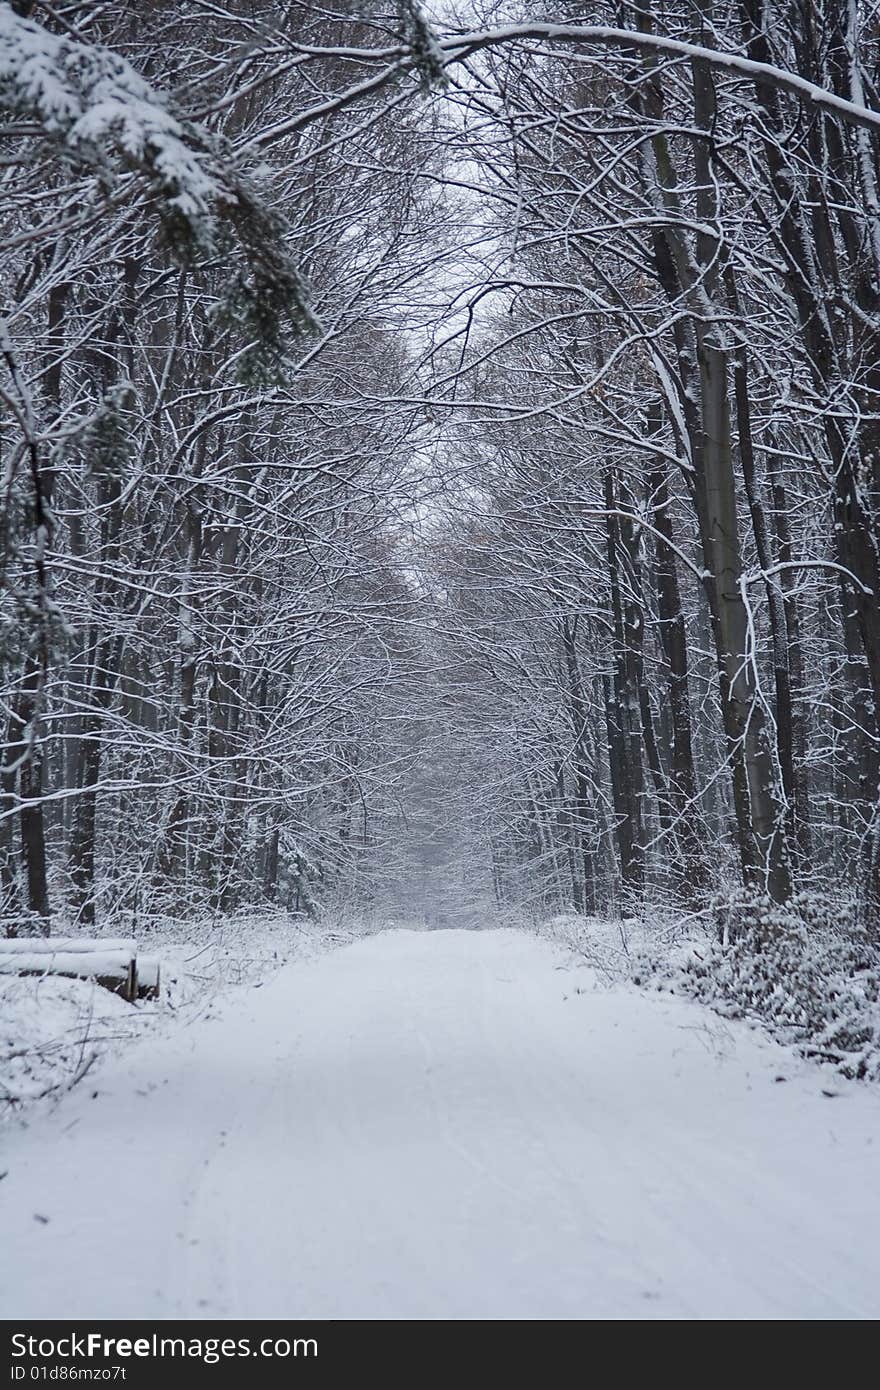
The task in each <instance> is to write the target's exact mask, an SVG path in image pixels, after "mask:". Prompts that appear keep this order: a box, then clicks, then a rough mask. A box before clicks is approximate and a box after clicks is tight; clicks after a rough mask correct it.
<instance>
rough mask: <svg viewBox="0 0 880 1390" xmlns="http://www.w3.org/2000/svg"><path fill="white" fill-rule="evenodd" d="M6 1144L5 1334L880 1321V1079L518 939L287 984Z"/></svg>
mask: <svg viewBox="0 0 880 1390" xmlns="http://www.w3.org/2000/svg"><path fill="white" fill-rule="evenodd" d="M780 1076H784V1077H785V1078H786V1080H785V1081H784V1082H783V1081H778V1080H776V1078H777V1077H780ZM823 1088H824V1089H825V1090H833V1091H835V1092H836V1093H837V1094H835V1095H834V1096H831V1097H829V1096H826V1095H823ZM96 1089H97V1091H98V1094H97V1096H96V1097H94V1098H93V1094H92V1093H93V1092H94V1091H95V1090H96ZM3 1148H4V1156H3V1159H2V1161H0V1170H2V1169H4V1168H5V1169H8V1174H7V1176H6V1178H5V1179H4V1180H3V1181H2V1182H0V1205H2V1218H0V1219H2V1249H3V1256H4V1258H3V1261H2V1270H0V1314H2V1315H3V1316H5V1317H65V1318H87V1317H88V1318H93V1319H94V1318H111V1317H131V1316H140V1317H143V1318H173V1317H203V1316H204V1317H216V1318H225V1317H245V1318H250V1317H330V1318H419V1317H427V1318H646V1317H647V1318H668V1317H676V1318H783V1317H797V1318H867V1317H877V1316H878V1315H880V1096H878V1093H877V1091H876V1090H874V1089H870V1088H867V1087H858V1086H856V1085H848V1084H847V1083H844V1082H839V1081H837V1080H836V1078H834V1077H833V1075H832V1074H831V1073H829V1072H826V1071H820V1070H819V1069H817V1068H814V1067H811V1066H809V1065H807V1064H805V1063H800V1062H797V1061H795V1060H794V1059H793V1058H792V1057H791V1055H790V1054H788V1053H787V1052H785V1051H783V1050H782V1049H780V1048H777V1047H776V1046H775V1045H773V1044H772V1043H770V1042H768V1041H767V1040H766V1039H764V1038H762V1037H760V1036H759V1035H756V1034H753V1033H751V1032H749V1031H748V1030H746V1029H745V1028H742V1027H737V1028H733V1029H731V1028H729V1027H728V1026H727V1025H725V1024H723V1023H722V1022H721V1021H720V1020H718V1019H717V1018H715V1017H714V1016H713V1015H712V1014H710V1013H707V1012H706V1011H705V1010H703V1009H701V1008H699V1007H698V1006H696V1005H694V1004H690V1003H687V1002H684V1001H678V1000H676V999H673V998H670V997H668V996H666V997H662V996H647V995H645V994H640V993H639V992H638V991H636V990H634V989H606V988H604V987H601V986H598V985H595V984H594V981H593V978H592V976H591V975H590V973H589V972H588V971H587V970H586V969H584V968H580V967H578V966H576V965H573V964H572V963H571V962H570V960H569V959H568V958H567V957H566V956H565V955H564V954H563V953H561V952H560V951H558V950H556V949H554V948H553V947H551V946H549V945H547V944H545V943H543V942H540V941H538V940H536V939H533V938H532V937H530V936H527V935H520V934H517V933H513V932H507V931H486V932H463V931H448V932H434V933H416V932H404V931H400V932H390V933H387V934H385V935H382V936H377V937H372V938H370V939H367V940H364V941H362V942H360V943H358V944H355V945H353V946H350V947H348V948H346V949H343V950H339V951H336V952H334V953H332V954H330V955H327V956H324V957H323V958H321V959H319V960H317V961H314V962H311V963H309V964H304V965H303V964H300V965H292V966H288V967H286V968H285V969H284V970H282V971H281V972H280V973H279V974H278V975H277V976H276V977H275V978H274V979H273V980H272V981H271V982H270V983H268V984H267V985H265V986H264V987H262V988H257V989H247V990H240V991H238V992H237V993H235V994H233V995H231V996H228V997H227V998H226V999H224V1000H223V1001H221V1003H220V1004H219V1005H218V1006H217V1009H216V1010H215V1015H214V1017H212V1018H209V1019H207V1020H204V1021H202V1022H200V1023H197V1024H194V1025H192V1026H191V1027H189V1028H181V1029H179V1030H178V1031H177V1032H176V1033H174V1034H172V1035H170V1036H165V1037H163V1038H160V1039H154V1040H150V1041H146V1042H144V1043H141V1044H139V1045H137V1046H136V1047H134V1048H132V1049H131V1050H129V1051H128V1053H127V1054H126V1055H125V1056H123V1057H122V1058H120V1059H118V1060H116V1061H115V1062H112V1063H108V1064H107V1065H106V1066H104V1067H103V1068H102V1069H101V1070H100V1071H99V1072H98V1073H97V1074H96V1077H95V1079H94V1082H92V1081H91V1079H89V1080H87V1081H86V1082H85V1083H83V1085H82V1086H81V1087H80V1088H79V1089H78V1091H77V1092H76V1093H74V1094H72V1095H71V1096H69V1097H68V1098H67V1099H66V1100H65V1101H64V1103H63V1104H61V1105H60V1106H59V1107H58V1108H57V1109H56V1110H55V1111H54V1113H52V1114H50V1115H41V1116H38V1117H37V1118H35V1119H34V1120H33V1121H32V1122H31V1124H30V1125H29V1127H28V1128H27V1129H26V1130H23V1131H19V1132H16V1133H13V1134H7V1135H6V1136H5V1140H4V1144H3Z"/></svg>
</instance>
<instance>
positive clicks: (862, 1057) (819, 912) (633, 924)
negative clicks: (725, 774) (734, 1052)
mask: <svg viewBox="0 0 880 1390" xmlns="http://www.w3.org/2000/svg"><path fill="white" fill-rule="evenodd" d="M541 934H542V935H546V936H549V937H550V938H551V939H552V940H555V941H557V942H559V943H560V944H562V945H564V946H566V947H568V948H569V949H570V950H572V951H574V952H575V953H576V954H577V955H579V956H581V957H582V958H583V959H584V960H585V961H586V962H587V963H588V964H589V965H591V966H592V967H593V968H594V969H595V970H596V971H597V972H598V973H599V974H600V976H602V977H603V978H605V979H606V980H608V981H611V982H613V981H625V980H628V981H631V982H632V983H634V984H636V985H642V986H645V987H647V988H653V989H658V990H665V991H668V992H670V993H674V994H684V995H688V996H690V997H691V998H693V999H697V1000H699V1001H700V1002H701V1003H703V1004H706V1005H708V1006H709V1007H710V1008H712V1009H713V1010H714V1011H715V1012H716V1013H718V1014H721V1015H722V1016H724V1017H725V1018H741V1019H745V1020H747V1021H751V1022H755V1023H758V1024H761V1025H762V1026H764V1027H765V1028H767V1029H768V1031H769V1032H770V1033H771V1034H772V1035H773V1036H774V1037H775V1038H777V1039H778V1041H780V1042H783V1043H787V1044H789V1045H794V1046H795V1047H797V1048H798V1050H799V1051H800V1052H801V1053H803V1054H804V1055H805V1056H809V1057H814V1058H817V1059H819V1060H821V1061H824V1062H829V1063H831V1064H833V1065H834V1066H835V1067H836V1068H837V1069H838V1070H839V1071H840V1072H841V1073H842V1074H843V1075H845V1076H848V1077H854V1078H857V1079H868V1080H880V951H878V949H877V947H876V946H872V945H871V943H870V942H869V941H868V939H867V938H866V937H865V936H864V935H862V934H860V933H859V932H858V930H857V927H856V923H855V921H854V920H853V918H852V914H851V912H850V910H849V909H848V907H847V905H846V904H841V903H839V902H831V901H829V900H827V899H825V898H823V897H821V896H820V895H817V894H809V895H807V894H803V895H800V896H798V897H795V898H793V899H792V900H791V902H789V903H787V904H786V905H785V906H779V905H778V904H774V903H771V902H770V901H769V900H768V899H766V898H764V897H761V896H759V895H756V894H753V893H748V892H746V891H739V892H736V893H733V894H726V895H724V896H723V897H719V898H718V899H716V900H715V901H714V902H713V903H712V904H711V905H710V907H709V908H708V909H707V910H706V912H705V913H703V914H700V915H699V916H698V917H690V918H682V917H680V916H679V917H676V915H675V914H674V913H672V912H668V911H667V912H663V913H659V912H655V913H652V914H650V915H646V916H645V917H643V918H630V919H624V920H621V921H618V922H608V921H600V920H598V919H595V918H586V919H585V918H582V917H576V916H573V915H563V916H558V917H554V918H552V919H551V920H550V921H549V922H547V923H545V924H544V925H543V926H542V927H541Z"/></svg>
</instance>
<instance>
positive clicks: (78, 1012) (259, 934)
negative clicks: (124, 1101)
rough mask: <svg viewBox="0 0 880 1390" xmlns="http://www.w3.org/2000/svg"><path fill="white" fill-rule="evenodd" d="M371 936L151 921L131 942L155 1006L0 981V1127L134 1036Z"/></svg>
mask: <svg viewBox="0 0 880 1390" xmlns="http://www.w3.org/2000/svg"><path fill="white" fill-rule="evenodd" d="M370 929H374V928H371V927H370V925H369V924H364V923H363V922H362V921H361V920H355V921H351V922H344V921H337V922H334V924H333V925H332V926H328V925H327V924H325V923H323V922H320V921H311V920H309V919H302V918H292V917H288V916H286V915H278V914H274V915H268V914H259V913H251V914H247V915H246V914H240V915H238V916H236V917H233V918H228V919H225V920H223V919H221V920H220V921H217V920H215V919H213V918H207V919H205V920H204V921H201V922H195V923H189V924H186V925H185V926H184V925H183V924H181V923H175V922H162V921H158V920H157V921H155V922H154V923H152V924H150V925H149V926H148V927H146V928H141V929H140V930H139V931H138V933H137V937H138V947H139V952H140V954H141V955H144V956H146V955H150V956H156V957H157V958H158V960H159V962H160V969H161V979H162V996H161V1000H160V1002H159V1003H158V1004H157V1003H154V1002H153V1001H142V1002H141V1003H139V1004H138V1005H136V1006H135V1007H132V1005H130V1004H127V1003H125V1002H124V1000H122V999H120V998H118V997H117V996H116V995H114V994H111V993H110V992H109V991H108V990H106V989H102V988H100V987H99V986H97V985H95V984H93V983H91V982H90V981H87V980H68V979H63V978H61V977H56V978H53V977H52V976H48V975H47V976H0V1120H2V1119H6V1120H8V1119H9V1118H10V1117H11V1116H13V1115H16V1114H18V1113H19V1112H20V1110H21V1107H23V1106H27V1105H30V1104H32V1103H33V1102H34V1101H36V1100H39V1099H42V1098H44V1097H46V1098H50V1099H54V1098H56V1097H57V1096H58V1095H59V1094H60V1093H62V1092H63V1091H64V1090H66V1089H69V1088H70V1086H72V1085H75V1084H77V1082H78V1081H79V1080H81V1079H83V1077H84V1076H86V1075H88V1074H90V1073H91V1074H93V1069H94V1066H95V1064H96V1063H97V1062H100V1061H101V1060H102V1059H103V1058H104V1057H106V1056H107V1055H108V1054H112V1053H113V1052H114V1051H119V1050H120V1047H121V1045H123V1044H126V1043H129V1042H131V1040H132V1039H134V1038H137V1037H138V1036H140V1034H141V1033H144V1032H146V1033H149V1034H150V1035H151V1036H155V1035H156V1034H157V1033H162V1032H163V1031H164V1030H166V1029H167V1028H168V1027H173V1026H175V1025H176V1024H177V1023H178V1022H184V1021H185V1022H190V1021H192V1019H193V1018H196V1017H198V1016H199V1014H201V1013H202V1012H204V1011H205V1010H207V1009H208V1008H209V1007H210V1006H211V1004H212V1003H213V1001H214V999H215V996H217V995H218V994H223V993H225V992H226V991H227V990H229V989H230V988H232V989H234V988H236V987H238V986H240V985H243V984H255V983H257V982H263V981H265V980H267V979H269V978H270V977H271V975H272V974H273V973H274V972H275V971H276V970H278V969H280V968H281V966H282V965H284V964H285V963H287V962H288V961H291V960H307V959H311V958H312V957H314V956H315V955H317V954H319V953H320V952H321V951H324V950H328V949H330V948H332V947H334V946H337V945H340V944H344V943H346V942H348V941H351V940H352V939H353V938H354V936H355V935H362V934H364V932H365V931H368V930H370ZM74 934H75V933H74V931H73V930H70V931H69V932H68V933H65V935H70V936H73V935H74ZM79 934H80V935H89V933H82V932H80V933H79ZM102 935H106V933H102Z"/></svg>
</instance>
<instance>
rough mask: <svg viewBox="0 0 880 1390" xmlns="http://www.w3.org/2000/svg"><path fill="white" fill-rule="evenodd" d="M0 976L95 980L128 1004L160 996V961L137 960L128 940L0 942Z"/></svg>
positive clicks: (87, 939) (145, 957)
mask: <svg viewBox="0 0 880 1390" xmlns="http://www.w3.org/2000/svg"><path fill="white" fill-rule="evenodd" d="M0 975H63V976H67V977H68V978H70V979H82V980H94V981H95V982H96V983H97V984H99V985H102V986H103V987H104V988H105V989H109V990H112V991H113V993H114V994H120V995H121V996H122V998H123V999H127V1000H128V1001H129V1002H130V1003H131V1002H133V1001H134V1000H135V999H156V998H158V996H159V985H160V970H159V962H158V960H156V959H155V957H152V956H144V957H142V958H141V959H140V960H138V955H137V945H136V943H135V942H134V941H129V940H116V939H108V940H103V941H102V940H100V939H96V938H87V937H55V938H52V937H48V938H33V937H22V938H15V939H12V940H8V941H3V940H0Z"/></svg>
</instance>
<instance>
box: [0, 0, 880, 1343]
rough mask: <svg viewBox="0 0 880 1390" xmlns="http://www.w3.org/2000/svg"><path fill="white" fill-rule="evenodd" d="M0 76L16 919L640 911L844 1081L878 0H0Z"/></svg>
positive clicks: (878, 559) (867, 883)
mask: <svg viewBox="0 0 880 1390" xmlns="http://www.w3.org/2000/svg"><path fill="white" fill-rule="evenodd" d="M0 114H2V121H0V180H2V194H3V196H2V200H0V267H2V275H0V286H2V290H0V468H2V478H3V481H2V502H0V505H2V523H0V524H2V537H0V555H2V560H0V564H2V570H0V578H2V588H0V902H2V925H0V936H5V937H6V938H9V939H10V942H12V941H13V940H14V941H15V943H16V945H18V943H19V939H21V938H26V939H27V940H28V941H32V940H36V939H37V938H43V937H49V938H50V939H51V938H54V937H56V936H58V937H62V938H66V939H73V938H75V937H76V934H77V933H86V934H89V933H91V934H92V935H95V934H98V935H100V934H105V935H106V936H108V937H114V938H115V937H119V936H121V935H123V936H126V937H127V936H131V937H140V936H141V935H143V934H144V933H146V934H147V935H149V933H150V931H151V930H154V929H155V927H156V924H157V923H163V924H165V927H164V928H163V929H165V930H168V929H169V928H168V924H169V923H170V924H172V928H173V929H174V930H178V931H180V932H183V934H184V935H185V934H186V931H187V930H188V929H189V926H190V925H192V924H202V925H204V924H205V923H206V922H207V923H210V924H216V923H218V922H221V921H231V920H235V918H236V914H239V915H242V914H247V913H251V914H254V913H255V914H258V915H259V914H263V916H264V917H268V916H269V915H271V914H273V913H274V914H275V915H276V916H280V917H281V918H282V920H284V921H296V922H303V923H305V924H308V923H310V922H317V921H322V922H324V923H326V922H328V921H333V920H336V919H337V918H338V919H340V920H341V919H342V916H344V915H345V914H348V916H347V918H346V920H350V919H351V918H352V917H353V916H355V917H356V916H357V915H358V914H360V916H361V918H363V919H364V920H366V919H367V918H370V920H373V921H375V920H378V919H381V920H386V921H391V922H394V921H398V922H400V921H402V922H405V923H408V922H413V921H418V922H419V923H421V924H422V925H423V926H427V927H430V928H457V927H468V928H476V927H480V926H486V925H489V926H491V925H496V924H501V925H504V926H506V925H510V924H514V925H522V924H526V925H527V926H528V927H529V929H530V930H539V931H542V932H544V934H545V935H547V934H549V935H550V936H555V937H556V939H557V944H558V942H559V941H560V940H561V941H562V942H563V944H564V945H565V946H566V947H568V948H569V949H575V951H581V952H582V953H584V952H586V953H587V954H588V953H589V952H588V946H587V945H585V943H588V942H589V941H590V940H591V939H592V938H591V935H590V934H591V932H592V931H594V928H593V926H591V924H593V923H595V924H599V923H604V924H608V923H612V924H615V923H616V924H626V923H629V924H631V925H630V927H629V928H626V930H627V931H629V932H630V935H629V936H625V937H624V936H623V933H624V930H625V928H624V926H618V927H615V928H614V930H615V931H618V932H619V933H620V934H621V936H622V939H623V951H624V953H625V955H626V962H625V967H624V968H625V973H626V975H627V978H628V980H629V981H630V983H631V982H632V981H633V980H634V981H635V983H636V984H637V985H638V984H644V983H645V980H646V979H647V978H648V977H650V978H651V980H652V981H653V982H656V983H657V984H658V987H660V988H665V987H666V986H668V985H669V984H670V982H672V984H673V987H674V989H675V990H677V991H678V992H679V993H681V992H684V993H687V994H689V995H691V996H692V997H695V998H696V999H697V1000H699V1001H702V1003H703V1004H707V1003H708V1004H709V1005H710V1006H711V1007H712V1008H714V1009H717V1010H720V1012H721V1013H722V1014H724V1015H725V1016H726V1017H730V1018H740V1017H748V1018H753V1019H754V1018H760V1019H761V1020H762V1023H763V1025H768V1026H769V1027H770V1031H771V1032H772V1033H773V1034H774V1036H775V1037H776V1038H781V1039H782V1041H783V1042H784V1043H786V1044H791V1043H795V1044H797V1045H798V1046H800V1047H801V1050H802V1051H806V1052H807V1053H808V1054H809V1055H811V1056H812V1057H814V1058H818V1059H820V1060H821V1061H823V1062H825V1063H830V1064H831V1065H832V1066H835V1067H837V1068H839V1069H840V1071H842V1073H843V1075H844V1076H845V1077H848V1078H851V1079H854V1080H859V1079H863V1078H868V1079H869V1080H870V1079H871V1078H874V1079H877V1078H878V1077H880V713H878V712H880V598H878V596H880V4H878V3H876V2H875V0H787V2H786V3H779V4H776V3H771V2H770V0H596V3H593V4H585V3H583V2H582V3H567V0H559V2H558V3H553V4H551V3H550V0H449V3H443V4H431V5H426V6H424V7H423V6H421V5H419V4H418V3H416V2H415V0H388V3H387V5H386V4H376V5H367V4H366V3H365V0H338V3H326V4H325V3H321V2H320V0H117V3H113V4H111V3H105V0H12V3H5V2H4V3H0ZM635 924H639V925H638V927H637V926H636V925H635ZM682 924H687V931H688V932H691V933H693V932H696V933H698V934H700V935H699V941H698V946H697V949H696V950H691V949H690V947H689V951H688V953H683V952H682V951H681V950H680V943H681V940H682V933H683V932H684V931H685V927H684V926H683V925H682ZM595 931H596V932H599V931H600V928H599V926H598V925H597V926H596V927H595ZM632 933H636V935H638V941H639V943H640V944H639V947H638V950H636V948H635V946H633V945H632V943H633V941H634V940H635V937H634V936H633V935H632ZM692 939H693V938H692V937H688V940H689V941H691V942H692ZM628 943H629V944H628ZM700 943H702V944H700ZM630 948H631V949H630ZM382 949H386V948H382ZM426 949H427V948H426ZM437 949H438V950H439V949H440V948H439V947H438V948H437ZM474 949H475V950H476V949H477V948H476V947H474ZM487 949H488V948H487ZM515 949H519V948H515ZM515 949H514V948H513V947H511V950H514V955H515ZM523 949H524V948H523ZM14 958H15V957H14V956H13V957H12V959H14ZM673 976H674V979H673ZM684 1026H685V1025H682V1027H684ZM12 1046H13V1047H15V1046H17V1044H15V1043H14V1040H13V1044H12ZM778 1069H779V1068H778V1065H777V1070H778ZM774 1079H775V1080H777V1081H778V1080H785V1079H786V1078H785V1076H775V1077H774ZM783 1089H785V1088H783ZM823 1094H825V1095H829V1094H836V1092H829V1091H827V1090H826V1091H825V1092H823ZM823 1104H824V1102H823ZM645 1296H646V1297H647V1296H648V1295H645ZM875 1311H876V1310H875ZM331 1315H333V1316H335V1315H336V1314H335V1313H334V1314H331ZM343 1315H345V1314H344V1313H343ZM372 1315H373V1314H371V1313H370V1312H369V1310H367V1312H366V1316H372ZM502 1315H503V1314H502ZM815 1315H817V1316H818V1315H821V1314H819V1313H817V1314H815Z"/></svg>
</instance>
